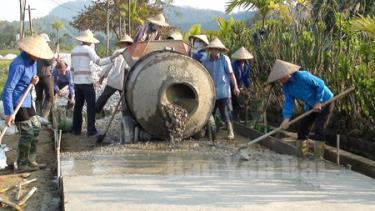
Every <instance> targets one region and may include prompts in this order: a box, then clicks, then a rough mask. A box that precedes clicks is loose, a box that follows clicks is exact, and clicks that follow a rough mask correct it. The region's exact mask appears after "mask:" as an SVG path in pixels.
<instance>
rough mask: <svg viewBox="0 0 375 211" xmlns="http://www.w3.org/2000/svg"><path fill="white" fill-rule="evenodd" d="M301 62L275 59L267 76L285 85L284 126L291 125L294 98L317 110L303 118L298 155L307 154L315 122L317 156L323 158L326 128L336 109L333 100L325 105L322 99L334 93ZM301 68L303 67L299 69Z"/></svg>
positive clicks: (307, 108)
mask: <svg viewBox="0 0 375 211" xmlns="http://www.w3.org/2000/svg"><path fill="white" fill-rule="evenodd" d="M300 68H301V67H300V66H298V65H295V64H291V63H288V62H285V61H282V60H276V62H275V64H274V65H273V67H272V71H271V73H270V75H269V76H268V82H269V83H271V82H274V81H279V82H281V84H282V85H283V92H284V97H285V101H284V106H283V110H282V114H283V117H284V120H283V122H282V123H281V125H280V126H281V127H282V128H283V129H287V128H288V127H289V121H290V118H291V117H292V115H293V110H294V104H295V100H301V101H303V102H304V104H305V105H304V107H305V111H307V110H311V109H313V110H314V111H315V112H314V113H312V114H310V115H308V116H307V117H305V118H303V119H302V120H301V123H300V126H299V129H298V137H297V142H296V146H297V156H298V157H301V158H305V157H306V156H307V154H308V150H309V145H308V134H309V130H310V127H311V126H312V124H313V123H315V134H314V136H313V139H314V140H315V143H314V157H315V158H316V159H323V156H324V143H325V130H326V127H327V124H328V122H329V119H330V116H331V114H332V112H333V107H334V104H332V103H331V104H329V105H327V106H326V107H324V108H323V107H322V103H324V102H326V101H327V100H329V99H331V98H332V97H333V94H332V92H331V90H330V89H329V88H328V87H327V86H326V85H325V83H324V81H323V80H322V79H320V78H318V77H316V76H314V75H313V74H311V73H310V72H307V71H305V70H300ZM299 70H300V71H299Z"/></svg>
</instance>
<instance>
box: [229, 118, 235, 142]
mask: <svg viewBox="0 0 375 211" xmlns="http://www.w3.org/2000/svg"><path fill="white" fill-rule="evenodd" d="M227 128H228V139H229V140H233V139H234V132H233V125H232V123H231V122H228V123H227Z"/></svg>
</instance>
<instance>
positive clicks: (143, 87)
mask: <svg viewBox="0 0 375 211" xmlns="http://www.w3.org/2000/svg"><path fill="white" fill-rule="evenodd" d="M214 89H215V88H214V85H213V81H212V79H211V76H210V75H209V73H208V72H207V70H206V69H205V68H204V66H203V65H201V64H200V63H199V62H197V61H195V60H193V59H192V58H190V57H188V56H186V55H183V54H180V53H177V52H173V51H167V50H164V51H155V52H152V53H150V54H147V55H146V56H144V57H142V58H141V59H140V60H138V61H137V62H136V63H135V64H134V66H133V67H132V69H131V70H130V73H129V76H128V80H127V84H126V101H127V104H128V107H129V110H130V112H131V113H132V114H133V116H134V118H135V120H136V121H137V122H138V123H139V124H140V125H141V126H142V128H143V129H145V130H146V131H147V132H149V133H150V134H151V135H153V136H156V137H158V138H168V132H167V127H166V125H165V121H164V118H163V115H162V110H161V109H162V105H167V104H176V105H179V106H181V107H182V108H184V109H186V110H187V111H188V117H189V118H188V119H189V120H188V121H187V124H186V128H185V132H184V137H185V138H186V137H190V136H192V135H194V134H195V133H197V132H198V131H199V130H200V129H202V127H203V126H204V125H205V124H206V122H207V120H208V118H209V116H210V115H211V113H212V110H213V106H214V100H215V90H214Z"/></svg>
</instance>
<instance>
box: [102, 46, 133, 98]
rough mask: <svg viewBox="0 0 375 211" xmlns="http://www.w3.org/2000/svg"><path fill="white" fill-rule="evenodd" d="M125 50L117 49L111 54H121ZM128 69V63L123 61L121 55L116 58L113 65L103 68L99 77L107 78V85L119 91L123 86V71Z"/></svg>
mask: <svg viewBox="0 0 375 211" xmlns="http://www.w3.org/2000/svg"><path fill="white" fill-rule="evenodd" d="M124 50H125V49H118V50H116V51H115V52H114V53H113V54H116V53H118V52H123V51H124ZM128 69H129V65H128V63H127V62H126V61H125V59H124V57H123V56H122V55H120V56H118V57H116V59H115V60H114V62H113V64H109V65H107V66H105V67H104V68H103V71H102V74H101V77H104V78H105V77H108V79H107V85H108V86H110V87H112V88H115V89H118V90H121V91H122V89H123V86H124V74H125V70H128Z"/></svg>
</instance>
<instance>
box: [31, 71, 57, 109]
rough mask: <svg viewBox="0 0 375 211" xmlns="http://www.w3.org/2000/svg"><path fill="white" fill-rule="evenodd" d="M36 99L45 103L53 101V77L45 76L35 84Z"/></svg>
mask: <svg viewBox="0 0 375 211" xmlns="http://www.w3.org/2000/svg"><path fill="white" fill-rule="evenodd" d="M35 92H36V101H40V102H43V97H44V103H48V102H50V103H52V102H53V93H54V91H53V77H52V76H43V77H40V78H39V82H38V83H37V84H36V85H35Z"/></svg>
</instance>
